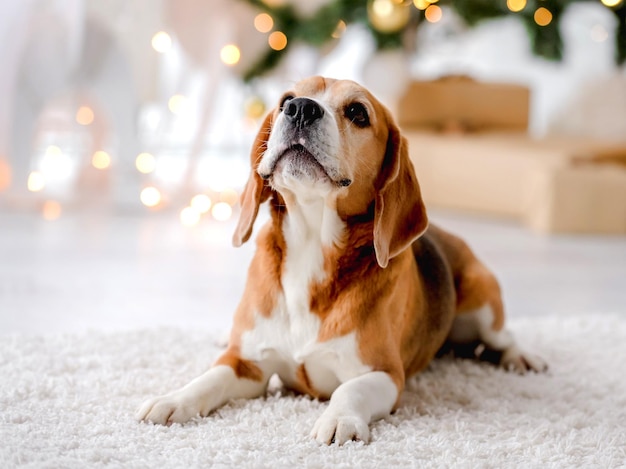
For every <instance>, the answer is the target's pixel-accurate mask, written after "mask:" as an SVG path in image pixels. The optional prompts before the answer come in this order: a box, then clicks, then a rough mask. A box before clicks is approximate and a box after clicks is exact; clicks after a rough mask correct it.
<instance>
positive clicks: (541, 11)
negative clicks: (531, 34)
mask: <svg viewBox="0 0 626 469" xmlns="http://www.w3.org/2000/svg"><path fill="white" fill-rule="evenodd" d="M534 18H535V23H537V24H538V25H539V26H548V25H549V24H550V22H551V21H552V13H550V10H548V9H547V8H544V7H539V8H537V10H535V16H534Z"/></svg>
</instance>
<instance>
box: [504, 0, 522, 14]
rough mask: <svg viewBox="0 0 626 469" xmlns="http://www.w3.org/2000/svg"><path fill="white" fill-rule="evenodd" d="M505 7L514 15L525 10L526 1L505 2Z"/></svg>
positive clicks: (507, 0) (509, 0) (508, 0)
mask: <svg viewBox="0 0 626 469" xmlns="http://www.w3.org/2000/svg"><path fill="white" fill-rule="evenodd" d="M506 6H507V8H508V9H509V10H511V11H512V12H514V13H517V12H518V11H522V10H523V9H524V8H526V0H506Z"/></svg>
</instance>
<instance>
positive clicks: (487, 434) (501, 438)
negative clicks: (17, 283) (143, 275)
mask: <svg viewBox="0 0 626 469" xmlns="http://www.w3.org/2000/svg"><path fill="white" fill-rule="evenodd" d="M510 326H511V329H512V330H513V331H514V333H515V334H516V336H517V337H518V339H519V341H520V342H521V343H523V344H524V345H525V346H526V347H527V348H529V349H532V350H534V351H536V352H537V353H538V354H540V355H542V356H543V357H544V358H545V359H547V361H548V362H549V364H550V371H549V373H547V374H541V375H534V374H531V375H527V376H518V375H516V374H512V373H506V372H504V371H501V370H498V369H495V368H494V367H492V366H490V365H488V364H485V363H476V362H474V361H470V360H460V359H451V358H443V359H440V360H437V361H436V362H434V363H433V364H432V366H431V367H430V368H429V369H428V370H427V371H425V372H424V373H422V374H420V375H419V376H418V377H417V378H416V379H414V380H412V381H411V382H410V383H409V387H408V390H407V391H406V392H405V393H404V395H403V397H402V405H401V406H400V408H399V410H398V411H397V412H395V413H394V414H393V415H392V416H390V417H388V418H386V419H384V420H381V421H378V422H376V423H375V424H374V425H373V427H372V442H371V443H370V444H369V445H364V444H363V443H360V442H350V443H348V444H346V445H345V446H342V447H338V446H336V445H333V446H330V447H327V446H319V445H318V444H317V443H315V442H314V441H312V440H311V439H310V438H309V436H308V435H309V431H310V429H311V427H312V425H313V423H314V422H315V420H316V418H317V417H318V416H319V415H320V414H321V413H322V410H323V409H324V407H325V405H326V404H325V403H323V402H318V401H316V400H312V399H310V398H307V397H303V396H295V395H292V394H290V393H288V392H286V391H284V390H282V389H280V387H274V388H273V389H271V390H270V391H269V392H268V394H267V395H266V396H265V397H263V398H260V399H255V400H252V401H234V402H232V403H230V404H228V405H227V406H225V407H223V408H221V409H219V410H218V411H216V412H214V413H213V414H212V415H210V416H209V417H208V418H205V419H197V420H196V421H193V422H191V423H189V424H187V425H184V426H180V425H174V426H172V427H169V428H166V427H161V426H153V425H149V424H140V423H137V422H135V421H134V420H133V412H134V411H135V409H136V407H137V406H138V405H139V404H140V403H141V401H142V400H143V399H144V398H145V397H147V396H150V395H154V394H157V393H163V392H166V391H169V390H172V389H173V388H175V387H178V386H180V385H182V384H184V383H186V382H187V381H188V380H190V379H191V378H193V377H195V376H196V375H198V374H199V373H200V372H202V371H203V370H204V369H205V368H206V367H207V366H208V365H209V364H210V363H211V362H212V360H213V359H214V358H215V356H216V354H217V353H218V352H219V346H218V345H216V343H217V341H216V336H215V334H211V333H209V332H202V331H182V330H178V329H158V330H146V331H136V332H124V333H117V334H103V333H97V332H90V333H85V334H81V335H64V336H47V337H28V336H11V337H6V336H5V337H2V338H0V378H1V380H0V461H1V462H2V467H54V468H63V467H77V468H78V467H81V468H82V467H102V466H111V467H125V468H132V467H146V468H148V467H151V468H152V467H160V468H166V467H236V466H239V467H268V468H270V467H271V468H277V467H312V468H317V467H330V468H336V467H359V468H362V467H377V468H380V467H471V468H477V467H542V468H544V467H598V468H610V467H624V466H625V465H626V373H625V371H626V368H625V363H626V345H625V344H626V317H620V316H617V315H595V316H585V317H568V318H564V317H559V318H557V317H547V318H525V319H522V320H516V321H512V322H511V324H510Z"/></svg>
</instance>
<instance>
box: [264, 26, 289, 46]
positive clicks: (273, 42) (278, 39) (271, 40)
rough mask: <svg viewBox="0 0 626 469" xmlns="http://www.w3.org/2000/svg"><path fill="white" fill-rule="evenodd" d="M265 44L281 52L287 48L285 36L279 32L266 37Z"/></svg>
mask: <svg viewBox="0 0 626 469" xmlns="http://www.w3.org/2000/svg"><path fill="white" fill-rule="evenodd" d="M267 43H268V44H269V45H270V47H271V48H272V49H274V50H283V49H284V48H285V47H287V36H285V33H283V32H281V31H274V32H273V33H272V34H270V35H269V36H268V38H267Z"/></svg>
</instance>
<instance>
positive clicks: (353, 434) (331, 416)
mask: <svg viewBox="0 0 626 469" xmlns="http://www.w3.org/2000/svg"><path fill="white" fill-rule="evenodd" d="M311 436H312V437H313V438H315V439H316V440H317V441H318V442H319V443H325V444H327V445H330V444H331V443H332V442H336V443H337V444H340V445H343V444H344V443H345V442H346V441H351V440H360V441H363V442H364V443H367V442H368V441H369V437H370V430H369V426H368V423H367V422H366V421H365V420H363V419H362V418H361V417H359V416H358V415H353V414H347V413H341V412H337V411H335V410H334V409H332V408H330V407H329V408H328V409H326V411H325V412H324V413H323V414H322V416H321V417H320V418H319V419H317V422H315V425H314V426H313V431H311Z"/></svg>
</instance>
